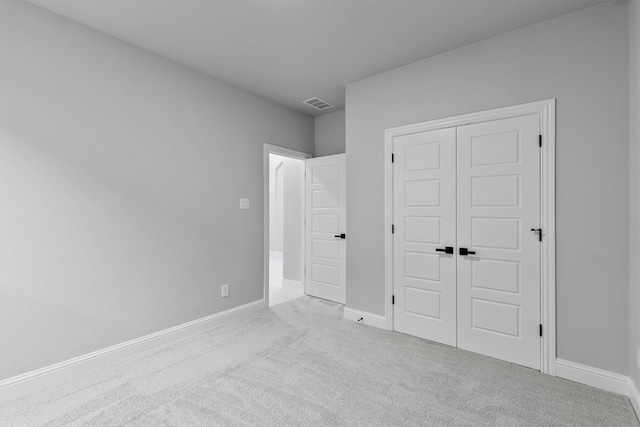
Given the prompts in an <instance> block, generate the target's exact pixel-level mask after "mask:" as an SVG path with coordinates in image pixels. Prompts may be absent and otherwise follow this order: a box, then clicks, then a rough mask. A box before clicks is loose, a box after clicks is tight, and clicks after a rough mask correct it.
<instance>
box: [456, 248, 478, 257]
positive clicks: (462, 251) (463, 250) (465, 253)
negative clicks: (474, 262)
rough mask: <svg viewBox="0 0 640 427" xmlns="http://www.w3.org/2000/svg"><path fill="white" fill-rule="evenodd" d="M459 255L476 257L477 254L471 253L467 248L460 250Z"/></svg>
mask: <svg viewBox="0 0 640 427" xmlns="http://www.w3.org/2000/svg"><path fill="white" fill-rule="evenodd" d="M459 254H460V255H462V256H465V255H475V254H476V251H470V250H469V249H467V248H460V249H459Z"/></svg>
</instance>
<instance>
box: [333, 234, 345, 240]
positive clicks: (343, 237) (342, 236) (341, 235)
mask: <svg viewBox="0 0 640 427" xmlns="http://www.w3.org/2000/svg"><path fill="white" fill-rule="evenodd" d="M333 237H339V238H341V239H346V238H347V235H346V234H345V233H342V234H336V235H335V236H333Z"/></svg>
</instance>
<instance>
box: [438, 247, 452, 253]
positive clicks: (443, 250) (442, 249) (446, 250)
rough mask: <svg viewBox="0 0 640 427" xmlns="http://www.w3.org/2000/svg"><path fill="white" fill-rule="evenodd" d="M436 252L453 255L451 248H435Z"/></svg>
mask: <svg viewBox="0 0 640 427" xmlns="http://www.w3.org/2000/svg"><path fill="white" fill-rule="evenodd" d="M436 252H444V253H446V254H452V253H453V247H452V246H445V247H444V248H436Z"/></svg>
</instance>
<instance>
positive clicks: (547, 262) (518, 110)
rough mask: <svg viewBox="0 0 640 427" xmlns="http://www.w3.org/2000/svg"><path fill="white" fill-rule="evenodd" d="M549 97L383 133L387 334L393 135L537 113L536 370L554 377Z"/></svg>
mask: <svg viewBox="0 0 640 427" xmlns="http://www.w3.org/2000/svg"><path fill="white" fill-rule="evenodd" d="M555 106H556V100H555V99H547V100H543V101H537V102H531V103H528V104H521V105H516V106H511V107H505V108H498V109H494V110H487V111H480V112H476V113H470V114H464V115H460V116H454V117H447V118H443V119H438V120H430V121H426V122H421V123H414V124H411V125H405V126H398V127H394V128H389V129H386V130H385V146H384V150H385V163H384V164H385V171H384V174H385V188H384V200H385V221H384V227H385V229H384V236H385V317H386V323H387V329H388V330H390V331H392V330H393V305H392V296H393V235H392V226H393V167H392V155H393V141H394V138H395V137H398V136H401V135H409V134H413V133H419V132H426V131H432V130H437V129H445V128H450V127H457V126H462V125H469V124H474V123H482V122H489V121H493V120H500V119H508V118H512V117H518V116H524V115H529V114H538V115H539V116H540V133H541V135H542V147H540V165H541V170H540V179H541V182H540V190H541V192H540V194H541V200H540V208H541V212H540V218H541V227H542V243H541V249H542V253H541V256H542V259H541V279H542V282H541V301H540V305H541V313H540V319H541V322H542V325H543V326H542V328H543V333H542V343H541V344H542V345H541V349H540V353H541V354H540V362H541V364H540V365H541V371H542V372H543V373H546V374H549V375H554V376H555V374H556V367H555V361H556V262H555V259H556V256H555V252H556V250H555V246H556V245H555V238H556V233H555Z"/></svg>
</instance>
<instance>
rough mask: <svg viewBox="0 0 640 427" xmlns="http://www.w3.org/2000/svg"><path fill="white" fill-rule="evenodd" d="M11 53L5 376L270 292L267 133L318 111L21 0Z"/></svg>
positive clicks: (294, 132)
mask: <svg viewBox="0 0 640 427" xmlns="http://www.w3.org/2000/svg"><path fill="white" fill-rule="evenodd" d="M0 52H2V55H0V94H1V96H0V218H2V220H1V221H0V242H1V244H0V343H1V346H2V351H0V380H1V379H4V378H7V377H11V376H14V375H17V374H20V373H24V372H27V371H30V370H33V369H37V368H41V367H43V366H46V365H49V364H52V363H56V362H60V361H63V360H66V359H69V358H72V357H76V356H80V355H82V354H85V353H88V352H91V351H95V350H98V349H101V348H104V347H108V346H111V345H115V344H118V343H121V342H124V341H127V340H130V339H134V338H137V337H140V336H143V335H146V334H149V333H153V332H157V331H160V330H163V329H165V328H169V327H173V326H176V325H178V324H181V323H184V322H188V321H191V320H194V319H198V318H201V317H204V316H207V315H211V314H214V313H217V312H220V311H223V310H226V309H229V308H232V307H236V306H239V305H242V304H246V303H249V302H252V301H256V300H259V299H261V298H262V297H263V231H264V230H263V171H262V169H263V166H262V165H263V143H265V142H270V143H277V144H278V145H282V146H286V147H289V148H292V149H297V150H300V151H305V152H312V151H313V143H314V121H313V118H312V117H309V116H307V115H305V114H302V113H298V112H294V111H293V110H290V109H287V108H284V107H282V106H280V105H278V104H276V103H273V102H271V101H268V100H266V99H264V98H261V97H258V96H255V95H253V94H250V93H248V92H245V91H242V90H240V89H237V88H234V87H231V86H228V85H226V84H223V83H222V82H219V81H216V80H213V79H211V78H208V77H206V76H204V75H202V74H199V73H196V72H194V71H192V70H190V69H187V68H185V67H182V66H179V65H177V64H175V63H172V62H170V61H168V60H165V59H162V58H160V57H158V56H155V55H152V54H150V53H149V52H147V51H144V50H141V49H137V48H135V47H133V46H131V45H129V44H126V43H124V42H120V41H117V40H115V39H113V38H111V37H108V36H106V35H104V34H102V33H99V32H97V31H93V30H91V29H88V28H87V27H84V26H81V25H78V24H76V23H73V22H72V21H69V20H66V19H64V18H61V17H58V16H56V15H53V14H50V13H49V12H46V11H43V10H42V9H40V8H38V7H36V6H33V5H30V4H28V3H26V2H23V1H19V0H3V1H2V2H0ZM240 197H249V198H250V199H251V209H250V210H247V211H245V210H242V211H241V210H239V206H238V204H239V198H240ZM223 283H230V284H231V295H230V297H229V298H226V299H224V300H223V299H221V298H220V286H221V285H222V284H223Z"/></svg>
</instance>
